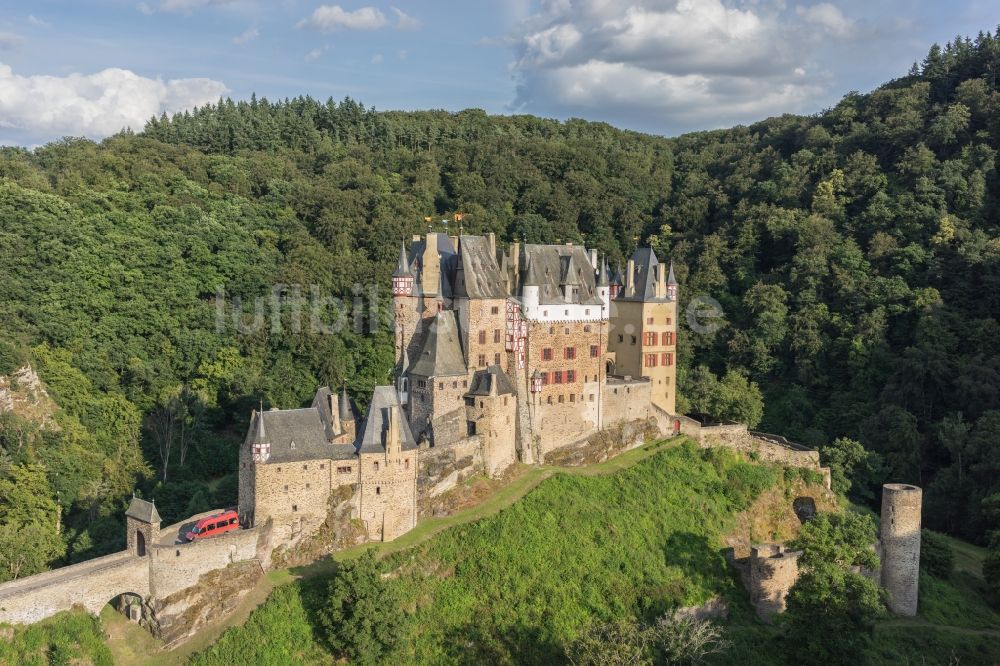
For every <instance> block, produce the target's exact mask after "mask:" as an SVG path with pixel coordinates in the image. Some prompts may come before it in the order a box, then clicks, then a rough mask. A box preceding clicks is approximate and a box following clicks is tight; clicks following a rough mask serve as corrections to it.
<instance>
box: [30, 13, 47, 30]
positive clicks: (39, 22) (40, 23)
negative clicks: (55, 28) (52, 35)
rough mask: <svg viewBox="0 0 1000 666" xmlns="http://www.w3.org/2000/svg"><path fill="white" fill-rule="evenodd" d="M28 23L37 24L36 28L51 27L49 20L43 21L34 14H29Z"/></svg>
mask: <svg viewBox="0 0 1000 666" xmlns="http://www.w3.org/2000/svg"><path fill="white" fill-rule="evenodd" d="M28 23H30V24H31V25H33V26H35V27H36V28H49V27H51V25H50V24H49V22H48V21H43V20H42V19H40V18H38V17H37V16H35V15H33V14H28Z"/></svg>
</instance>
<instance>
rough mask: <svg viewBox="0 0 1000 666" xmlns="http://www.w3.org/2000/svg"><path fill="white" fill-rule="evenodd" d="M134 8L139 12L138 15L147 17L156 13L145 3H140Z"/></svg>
mask: <svg viewBox="0 0 1000 666" xmlns="http://www.w3.org/2000/svg"><path fill="white" fill-rule="evenodd" d="M135 8H136V9H137V10H138V11H139V13H140V14H145V15H146V16H149V15H150V14H152V13H153V12H155V11H156V10H155V9H153V8H152V7H150V6H149V4H147V3H145V2H140V3H139V4H137V5H136V6H135Z"/></svg>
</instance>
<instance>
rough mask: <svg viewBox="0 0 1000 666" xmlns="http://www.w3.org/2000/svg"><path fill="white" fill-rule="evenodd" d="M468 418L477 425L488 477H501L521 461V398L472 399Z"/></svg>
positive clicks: (477, 397) (468, 405) (478, 397)
mask: <svg viewBox="0 0 1000 666" xmlns="http://www.w3.org/2000/svg"><path fill="white" fill-rule="evenodd" d="M470 400H471V401H472V404H466V407H465V412H466V413H465V418H466V419H467V420H468V421H471V422H473V423H475V424H476V435H477V436H478V437H479V440H480V442H482V449H483V452H482V457H483V464H484V467H485V471H486V474H487V475H488V476H493V477H496V476H500V475H501V474H503V473H504V471H505V470H506V469H507V468H508V467H510V466H511V465H513V464H514V462H515V461H516V459H517V451H516V447H515V439H516V435H517V396H514V395H494V396H470Z"/></svg>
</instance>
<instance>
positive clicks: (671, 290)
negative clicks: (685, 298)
mask: <svg viewBox="0 0 1000 666" xmlns="http://www.w3.org/2000/svg"><path fill="white" fill-rule="evenodd" d="M667 300H670V301H676V300H677V278H676V277H674V260H673V259H671V260H670V270H669V271H668V272H667Z"/></svg>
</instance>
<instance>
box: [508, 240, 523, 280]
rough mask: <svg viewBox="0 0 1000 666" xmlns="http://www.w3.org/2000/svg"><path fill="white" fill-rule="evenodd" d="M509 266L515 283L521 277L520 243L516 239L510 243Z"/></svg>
mask: <svg viewBox="0 0 1000 666" xmlns="http://www.w3.org/2000/svg"><path fill="white" fill-rule="evenodd" d="M510 268H511V271H513V278H514V284H515V285H516V284H517V283H518V281H519V280H520V279H521V244H520V243H519V242H517V241H514V242H513V243H511V244H510Z"/></svg>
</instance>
